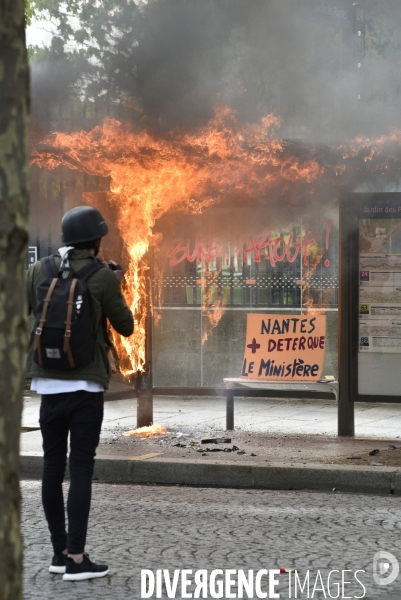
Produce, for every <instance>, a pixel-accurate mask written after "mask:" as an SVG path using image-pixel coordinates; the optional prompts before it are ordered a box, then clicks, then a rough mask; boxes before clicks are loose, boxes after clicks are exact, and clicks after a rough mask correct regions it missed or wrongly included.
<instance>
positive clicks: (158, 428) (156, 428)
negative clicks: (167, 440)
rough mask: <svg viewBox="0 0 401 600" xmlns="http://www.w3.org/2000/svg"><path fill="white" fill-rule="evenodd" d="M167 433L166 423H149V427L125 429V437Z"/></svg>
mask: <svg viewBox="0 0 401 600" xmlns="http://www.w3.org/2000/svg"><path fill="white" fill-rule="evenodd" d="M165 433H167V427H165V426H164V425H149V426H148V427H138V429H132V430H131V431H124V433H123V436H124V437H146V438H147V437H153V436H154V435H164V434H165Z"/></svg>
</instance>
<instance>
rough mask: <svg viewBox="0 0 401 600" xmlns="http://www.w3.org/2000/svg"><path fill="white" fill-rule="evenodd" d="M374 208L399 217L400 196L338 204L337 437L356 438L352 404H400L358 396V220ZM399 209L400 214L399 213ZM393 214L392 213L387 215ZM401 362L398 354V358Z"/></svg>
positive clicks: (396, 399)
mask: <svg viewBox="0 0 401 600" xmlns="http://www.w3.org/2000/svg"><path fill="white" fill-rule="evenodd" d="M373 205H375V206H379V207H383V209H384V210H385V208H386V207H392V208H396V209H397V212H396V213H395V214H397V215H400V218H401V193H395V192H389V193H383V192H382V193H369V194H358V193H353V194H349V195H347V196H346V197H344V198H342V199H341V201H340V219H339V225H340V231H339V242H340V257H339V284H340V290H339V306H338V368H339V378H338V379H339V385H340V392H339V398H338V435H339V436H353V435H355V415H354V403H355V402H391V403H401V380H400V395H390V394H388V393H385V383H386V382H385V377H384V378H383V394H360V393H359V386H358V381H359V379H358V377H359V341H360V340H359V321H360V310H359V287H360V273H359V271H360V264H359V255H360V246H359V235H360V234H359V221H360V219H361V218H363V216H366V214H365V215H364V210H365V207H367V208H369V207H372V206H373ZM398 207H400V209H399V210H400V213H398ZM390 214H394V213H390ZM389 218H391V216H389ZM399 356H400V359H401V354H400V355H399Z"/></svg>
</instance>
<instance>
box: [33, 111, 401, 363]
mask: <svg viewBox="0 0 401 600" xmlns="http://www.w3.org/2000/svg"><path fill="white" fill-rule="evenodd" d="M279 124H280V119H279V118H277V117H275V116H274V115H267V116H266V117H264V118H263V119H261V121H260V123H258V124H253V125H245V126H240V125H239V123H238V121H237V118H236V115H235V112H234V111H233V110H232V109H230V108H229V107H227V106H222V107H218V108H216V109H215V115H214V117H213V118H212V119H211V121H210V122H209V123H208V124H207V125H206V126H205V127H203V128H202V129H200V130H198V131H195V132H181V131H179V132H170V133H169V134H168V135H167V136H166V137H165V138H164V139H161V138H158V137H157V136H156V135H152V134H151V133H150V132H149V131H147V130H142V131H134V130H133V129H132V128H130V127H129V126H128V125H124V124H122V123H120V122H118V121H116V120H114V119H111V118H107V119H105V121H104V122H103V124H102V125H101V126H98V127H95V128H94V129H93V130H92V131H89V132H88V131H80V132H77V133H70V134H67V133H56V134H54V135H53V136H50V137H49V138H48V139H47V140H45V141H44V142H43V143H41V144H39V145H38V146H37V147H36V149H35V150H34V152H33V161H32V162H33V163H34V164H36V165H38V166H39V167H46V168H48V169H53V168H55V167H56V166H58V165H60V164H63V165H66V166H68V167H69V168H71V169H75V170H78V171H82V172H86V173H88V174H90V175H97V176H107V177H110V179H111V185H110V190H111V191H110V193H109V194H108V201H109V203H110V204H111V205H112V206H113V207H115V208H116V217H117V225H118V228H119V230H120V234H121V237H122V239H123V241H124V244H125V249H126V254H127V257H128V270H127V272H126V274H125V281H124V284H123V292H124V294H125V297H126V299H127V302H128V304H129V306H130V308H131V310H132V311H133V313H134V321H135V332H134V334H133V335H132V336H131V337H130V338H128V339H126V338H121V337H120V336H118V335H117V334H115V333H114V334H113V337H114V343H115V346H116V349H117V353H118V356H119V363H120V369H121V371H122V372H123V374H125V375H130V374H133V373H136V372H138V371H142V372H143V371H145V370H146V356H145V321H146V314H147V310H148V305H147V293H148V290H147V271H148V264H147V261H146V256H145V255H146V252H147V250H148V248H149V245H150V244H151V243H152V244H153V245H155V244H157V241H158V240H157V239H155V237H154V235H153V231H152V230H153V227H154V224H155V221H156V220H157V219H158V218H160V217H161V216H162V215H163V214H165V213H167V212H169V211H173V210H174V211H177V210H183V211H186V212H188V213H193V214H197V213H201V212H202V211H203V210H204V209H205V208H207V207H209V206H211V205H212V204H213V203H216V202H218V201H220V200H222V199H229V198H231V197H233V196H234V195H235V196H238V195H240V196H241V197H242V198H243V199H246V198H254V197H257V196H260V195H266V194H267V192H268V191H269V190H271V189H272V188H274V187H275V186H278V185H283V183H284V184H285V185H290V184H294V183H304V184H310V183H312V182H314V181H316V180H317V179H318V178H319V177H322V176H323V174H326V176H327V178H328V179H330V177H332V179H333V181H335V180H336V178H337V180H338V178H339V177H344V173H345V166H344V165H343V164H341V163H342V161H344V160H346V159H347V158H349V157H353V156H356V155H357V154H358V152H359V151H360V150H362V151H364V152H365V153H366V155H367V158H366V160H367V161H368V163H369V164H370V170H371V171H372V172H373V171H374V169H378V168H380V165H377V164H375V160H373V158H376V157H377V156H379V155H380V153H381V152H382V151H383V149H384V147H385V146H386V145H388V144H393V145H394V144H397V145H400V144H401V132H394V133H393V134H392V135H391V136H387V137H386V136H383V137H382V138H380V139H379V140H377V141H376V145H375V148H374V149H373V143H372V142H371V141H370V140H368V139H366V138H358V139H356V140H354V142H353V143H352V144H351V145H350V146H349V147H347V148H346V147H345V146H341V147H337V148H335V149H334V148H333V149H332V152H334V154H336V155H335V156H334V162H333V163H332V164H330V160H329V161H328V162H327V164H326V163H325V164H320V163H319V161H318V160H317V159H316V158H315V153H314V150H313V149H312V148H307V149H306V150H305V152H304V153H303V157H302V158H300V157H299V156H297V154H296V153H295V152H291V150H289V147H290V146H289V144H286V143H285V142H282V141H281V140H279V139H274V138H273V136H272V129H274V128H275V127H277V126H278V125H279ZM339 155H340V157H342V160H341V158H339ZM365 164H367V163H366V162H365ZM389 164H390V163H389V160H387V159H384V160H383V161H382V163H381V167H383V168H387V167H388V165H389ZM335 185H336V184H334V186H335ZM295 195H296V194H295ZM159 237H160V236H159ZM219 302H220V304H219V305H218V306H215V307H214V308H217V309H218V310H217V311H214V314H213V317H212V316H210V315H209V313H211V311H210V310H209V313H208V312H207V310H208V309H210V308H213V307H210V306H209V307H208V306H206V305H205V306H204V311H205V312H204V314H205V315H206V316H207V317H208V319H209V323H210V324H211V327H210V329H208V331H209V332H210V330H211V329H212V328H213V326H215V324H217V322H218V319H219V318H220V316H221V314H222V310H223V299H222V298H220V299H219ZM207 303H208V301H207V299H206V304H207ZM208 334H209V333H208V332H206V335H208Z"/></svg>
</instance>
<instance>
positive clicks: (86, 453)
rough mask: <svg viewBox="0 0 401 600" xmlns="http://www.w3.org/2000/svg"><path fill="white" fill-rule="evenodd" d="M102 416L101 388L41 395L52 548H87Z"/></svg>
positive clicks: (44, 498) (46, 501)
mask: <svg viewBox="0 0 401 600" xmlns="http://www.w3.org/2000/svg"><path fill="white" fill-rule="evenodd" d="M102 420H103V392H98V393H93V392H85V391H79V392H69V393H64V394H44V395H42V403H41V406H40V429H41V431H42V437H43V451H44V464H43V478H42V503H43V508H44V511H45V515H46V519H47V523H48V526H49V531H50V535H51V541H52V544H53V549H54V552H62V551H63V550H65V549H66V548H67V549H68V552H69V554H81V553H82V552H83V551H84V548H85V541H86V532H87V528H88V518H89V510H90V503H91V493H92V475H93V467H94V464H95V460H94V458H95V455H96V447H97V445H98V444H99V437H100V429H101V426H102ZM68 433H70V458H69V468H70V477H71V483H70V489H69V492H68V500H67V515H68V535H67V532H66V527H65V511H64V498H63V490H62V483H63V479H64V474H65V468H66V464H67V439H68Z"/></svg>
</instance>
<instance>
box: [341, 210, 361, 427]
mask: <svg viewBox="0 0 401 600" xmlns="http://www.w3.org/2000/svg"><path fill="white" fill-rule="evenodd" d="M348 206H349V201H348V202H346V200H343V201H341V202H340V207H339V208H340V221H339V222H340V232H339V234H340V235H339V245H340V248H339V278H338V279H339V294H338V371H339V374H338V381H339V388H340V389H339V395H338V435H339V436H344V437H351V436H354V435H355V410H354V400H353V397H352V393H351V377H350V375H351V330H352V305H351V304H352V301H353V296H352V293H351V269H352V267H351V265H352V236H353V235H357V233H355V232H354V231H352V220H351V218H350V214H349V210H348Z"/></svg>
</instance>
